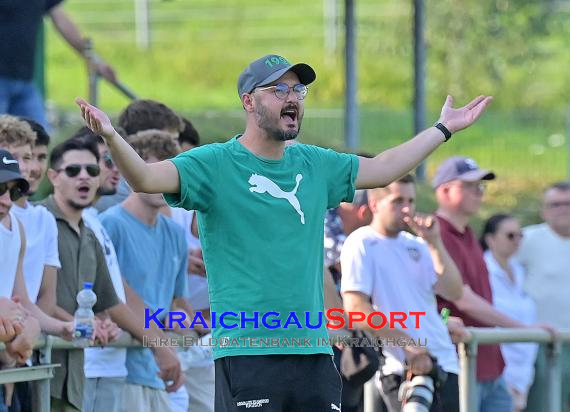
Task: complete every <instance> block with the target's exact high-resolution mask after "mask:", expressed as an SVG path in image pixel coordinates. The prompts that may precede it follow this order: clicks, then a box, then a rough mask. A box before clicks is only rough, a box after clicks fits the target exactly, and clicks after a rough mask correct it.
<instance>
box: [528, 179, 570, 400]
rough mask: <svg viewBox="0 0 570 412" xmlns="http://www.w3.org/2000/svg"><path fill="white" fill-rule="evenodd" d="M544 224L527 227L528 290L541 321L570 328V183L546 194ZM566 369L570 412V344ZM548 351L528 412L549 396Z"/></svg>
mask: <svg viewBox="0 0 570 412" xmlns="http://www.w3.org/2000/svg"><path fill="white" fill-rule="evenodd" d="M540 213H541V216H542V219H543V220H544V222H543V223H540V224H537V225H531V226H527V227H525V228H523V234H524V236H523V239H522V243H521V247H520V249H519V251H518V253H517V258H518V259H519V261H520V262H521V263H522V264H523V265H524V266H525V268H526V284H525V290H526V292H527V293H528V294H529V295H530V297H531V298H533V299H534V301H535V302H536V308H537V320H538V322H548V323H550V324H552V325H553V326H554V327H556V328H570V320H569V317H568V316H567V313H568V309H569V308H570V304H569V303H568V293H567V291H568V288H569V287H570V276H568V257H569V256H570V182H568V181H565V182H556V183H553V184H551V185H549V186H548V187H547V188H546V189H545V190H544V192H543V195H542V206H541V211H540ZM560 362H561V370H562V410H563V411H569V410H570V345H568V344H564V345H563V350H562V352H561V357H560ZM547 372H548V367H547V361H546V354H545V349H544V348H543V347H541V349H540V351H539V353H538V356H537V360H536V371H535V379H534V384H533V386H532V387H531V390H530V393H529V397H528V407H527V410H528V411H534V410H540V408H541V407H542V406H543V405H544V404H545V402H546V400H545V399H544V396H545V395H546V394H547V393H548V388H547V385H546V383H547V382H548V379H547V378H546V375H547Z"/></svg>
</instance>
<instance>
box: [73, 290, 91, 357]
mask: <svg viewBox="0 0 570 412" xmlns="http://www.w3.org/2000/svg"><path fill="white" fill-rule="evenodd" d="M95 302H97V295H95V292H93V283H91V282H85V283H84V284H83V289H82V290H80V291H79V293H78V294H77V304H78V305H79V306H78V308H77V310H76V311H75V319H74V326H75V330H74V333H73V345H74V346H76V347H78V348H85V347H87V346H89V345H90V344H91V343H92V340H93V327H94V321H95V314H94V313H93V305H95Z"/></svg>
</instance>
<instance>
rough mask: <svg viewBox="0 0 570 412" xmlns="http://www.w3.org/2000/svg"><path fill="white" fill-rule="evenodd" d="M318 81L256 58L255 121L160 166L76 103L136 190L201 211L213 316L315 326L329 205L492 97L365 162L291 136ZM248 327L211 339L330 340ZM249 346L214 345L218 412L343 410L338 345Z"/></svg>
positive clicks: (421, 149)
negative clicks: (241, 409) (252, 406)
mask: <svg viewBox="0 0 570 412" xmlns="http://www.w3.org/2000/svg"><path fill="white" fill-rule="evenodd" d="M315 78H316V75H315V72H314V70H313V69H312V68H311V67H310V66H309V65H307V64H304V63H300V64H295V65H292V64H290V63H289V62H288V61H287V60H286V59H285V58H283V57H282V56H278V55H268V56H264V57H262V58H260V59H257V60H255V61H253V62H252V63H251V64H249V65H248V67H247V68H246V69H245V70H244V71H243V72H242V73H241V75H240V76H239V79H238V95H239V98H240V103H241V105H242V106H243V109H244V110H245V112H246V117H247V120H246V128H245V131H244V133H243V134H239V135H237V136H235V137H234V138H232V139H231V140H229V141H228V142H227V143H223V144H210V145H204V146H201V147H199V148H197V149H194V150H190V151H188V152H185V153H183V154H181V155H179V156H178V157H176V158H174V159H171V160H166V161H162V162H157V163H145V162H144V161H143V160H142V159H141V158H140V157H139V156H138V155H137V153H136V152H135V151H134V150H133V149H132V148H131V147H130V146H129V144H128V143H127V142H126V141H125V140H124V139H123V138H122V137H120V136H119V135H118V134H117V133H116V132H115V131H114V130H113V127H112V125H111V122H110V121H109V118H108V117H107V116H106V115H105V113H103V112H102V111H101V110H99V109H97V108H96V107H94V106H92V105H90V104H88V103H87V102H86V101H84V100H82V99H78V100H77V104H78V105H79V106H80V108H81V113H82V116H83V117H84V119H85V121H86V124H87V125H88V126H90V127H91V128H92V129H93V130H94V131H95V132H96V133H98V134H100V135H101V136H103V137H104V138H105V139H106V142H107V145H108V146H109V148H110V150H111V154H112V155H113V159H115V161H116V162H117V165H118V166H119V170H121V173H122V174H123V176H124V177H125V178H126V179H127V181H128V182H129V183H130V184H131V186H132V187H133V189H134V190H136V191H142V192H147V193H165V196H166V199H167V201H168V202H169V204H170V205H171V206H180V207H184V208H186V209H195V210H197V211H198V212H197V213H198V223H199V226H200V236H201V241H202V245H203V247H204V260H205V262H206V267H207V270H208V282H209V288H210V289H209V293H210V297H211V300H210V301H211V305H212V311H215V312H216V313H223V312H226V311H230V312H231V311H236V310H237V311H243V312H246V313H247V314H248V316H251V315H252V314H253V312H254V311H258V312H259V313H266V312H278V313H280V315H279V320H280V321H281V322H282V324H283V323H284V322H285V320H286V316H288V314H289V313H290V312H291V311H293V312H296V313H298V315H299V316H301V315H304V312H309V313H310V318H311V319H310V322H311V324H312V325H314V324H318V323H317V322H318V316H319V312H322V310H323V307H324V303H323V260H322V255H323V222H324V215H325V212H326V210H327V209H329V208H332V207H336V206H338V204H339V203H340V202H341V201H346V202H349V201H351V200H352V198H353V196H354V190H355V189H356V188H360V189H364V188H370V187H378V186H384V185H386V184H388V183H390V182H391V181H393V180H394V179H396V178H398V177H399V176H402V175H403V174H405V173H406V172H407V171H409V170H411V169H412V168H414V167H415V166H416V165H417V164H418V163H419V162H420V161H422V160H423V159H424V158H425V157H426V156H427V155H428V154H429V153H431V152H432V151H433V150H435V149H436V148H437V147H438V146H439V145H441V144H442V143H443V142H444V141H445V140H446V139H447V138H449V136H450V135H451V133H453V132H456V131H459V130H461V129H464V128H466V127H468V126H469V125H471V124H472V123H473V122H474V121H475V120H476V119H477V118H478V117H479V116H480V115H481V114H482V112H483V110H484V109H485V108H486V107H487V105H488V104H489V103H490V102H491V100H492V99H491V97H485V96H479V97H478V98H476V99H474V100H473V101H472V102H470V103H469V104H467V105H466V106H465V107H463V108H460V109H454V108H452V103H453V101H452V98H451V97H448V98H447V100H446V102H445V104H444V106H443V109H442V113H441V117H440V119H439V120H440V121H439V123H438V124H437V126H436V127H432V128H429V129H427V130H425V131H424V132H422V133H420V134H419V135H418V136H416V137H415V138H414V139H412V140H410V141H408V142H406V143H404V144H402V145H400V146H398V147H396V148H393V149H390V150H388V151H386V152H384V153H382V154H380V155H378V156H376V157H375V158H373V159H366V158H360V157H358V156H356V155H350V154H342V153H337V152H334V151H332V150H324V149H321V148H319V147H316V146H311V145H306V144H293V145H286V144H285V141H287V140H291V139H294V138H295V137H297V135H298V133H299V130H300V126H301V122H302V120H303V115H304V99H305V97H306V96H307V85H308V84H310V83H312V82H313V81H314V80H315ZM228 205H231V207H228ZM236 211H239V218H238V219H236ZM252 251H253V252H252ZM244 256H246V257H248V258H247V261H245V262H244ZM267 268H272V270H271V271H268V270H267ZM228 320H229V319H228ZM234 320H235V319H234ZM245 326H246V328H243V329H241V328H235V329H231V330H228V329H223V328H217V329H215V330H214V332H213V337H214V338H229V339H234V338H235V339H239V338H244V339H247V338H263V339H266V338H269V337H270V335H271V337H279V338H288V339H293V338H296V339H313V340H316V339H317V338H323V339H326V338H327V332H326V328H325V326H324V322H322V324H321V327H320V328H317V329H310V328H301V329H298V328H289V329H277V330H268V329H267V328H259V329H254V328H253V325H252V324H251V322H248V324H246V325H245ZM248 342H249V341H247V340H246V341H245V343H246V345H243V346H242V345H239V346H237V347H235V346H234V347H224V348H221V347H214V351H215V352H214V357H215V364H216V410H217V411H234V410H237V408H238V406H239V405H246V404H247V402H248V401H252V400H257V401H260V402H264V408H266V409H267V410H273V411H279V410H283V409H284V408H288V409H290V410H324V409H327V410H330V408H331V407H332V405H334V407H336V408H337V409H340V405H339V404H340V399H341V382H340V378H339V375H338V373H337V371H336V368H335V366H334V365H333V363H332V362H331V358H330V355H331V354H332V352H331V349H330V347H317V346H315V345H312V346H311V347H309V346H300V347H288V346H285V347H283V346H281V347H253V346H250V345H247V343H248ZM252 342H253V341H252ZM315 343H316V342H315ZM284 370H286V371H287V373H283V371H284ZM236 385H239V390H238V387H237V386H236ZM230 389H231V390H230Z"/></svg>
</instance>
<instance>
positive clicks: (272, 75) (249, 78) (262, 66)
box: [238, 54, 317, 99]
mask: <svg viewBox="0 0 570 412" xmlns="http://www.w3.org/2000/svg"><path fill="white" fill-rule="evenodd" d="M288 71H292V72H293V73H295V74H296V75H297V76H298V77H299V81H300V82H301V83H302V84H304V85H308V84H310V83H312V82H314V81H315V79H316V78H317V75H316V73H315V71H314V70H313V68H312V67H311V66H309V65H308V64H305V63H297V64H291V63H289V61H288V60H287V59H286V58H284V57H282V56H279V55H277V54H268V55H267V56H263V57H261V58H259V59H257V60H254V61H253V62H251V63H250V64H249V66H247V67H246V68H245V70H244V71H243V72H241V74H240V75H239V78H238V94H239V97H240V99H241V96H243V95H244V93H251V92H252V91H253V90H254V89H255V88H256V87H260V86H266V85H268V84H269V83H271V82H274V81H275V80H277V79H278V78H280V77H281V76H283V75H284V74H285V73H287V72H288Z"/></svg>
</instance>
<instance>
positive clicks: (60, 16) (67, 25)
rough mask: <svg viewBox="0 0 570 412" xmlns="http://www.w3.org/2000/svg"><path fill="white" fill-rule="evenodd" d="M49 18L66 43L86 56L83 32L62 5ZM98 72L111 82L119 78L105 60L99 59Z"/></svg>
mask: <svg viewBox="0 0 570 412" xmlns="http://www.w3.org/2000/svg"><path fill="white" fill-rule="evenodd" d="M49 16H50V18H51V20H52V22H53V25H54V26H55V28H56V29H57V31H58V32H59V34H61V37H63V38H64V39H65V41H66V42H67V43H68V44H69V45H70V46H71V47H73V48H74V49H75V50H76V51H77V52H78V53H79V54H80V55H82V56H84V46H85V42H84V39H83V36H82V35H81V32H80V31H79V29H78V28H77V26H76V25H75V23H74V22H73V20H71V18H70V17H69V16H68V15H67V13H65V11H63V7H62V6H61V5H57V6H55V7H53V8H52V9H51V10H50V12H49ZM96 65H97V71H98V72H99V74H100V75H101V76H103V77H104V78H105V79H107V80H109V81H110V82H116V81H117V76H116V74H115V71H114V70H113V68H112V67H111V66H109V65H108V64H107V63H105V62H104V61H103V60H101V59H98V60H97V61H96Z"/></svg>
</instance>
